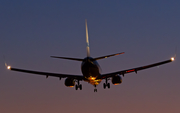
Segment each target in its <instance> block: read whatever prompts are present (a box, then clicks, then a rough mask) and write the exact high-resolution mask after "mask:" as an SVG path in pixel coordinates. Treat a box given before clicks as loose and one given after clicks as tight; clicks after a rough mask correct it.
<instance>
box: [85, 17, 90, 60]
mask: <svg viewBox="0 0 180 113" xmlns="http://www.w3.org/2000/svg"><path fill="white" fill-rule="evenodd" d="M85 26H86V44H87V45H86V49H87V57H90V49H89V37H88V27H87V19H86V20H85Z"/></svg>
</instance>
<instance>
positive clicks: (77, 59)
mask: <svg viewBox="0 0 180 113" xmlns="http://www.w3.org/2000/svg"><path fill="white" fill-rule="evenodd" d="M51 57H52V58H61V59H68V60H76V61H83V59H79V58H68V57H58V56H51Z"/></svg>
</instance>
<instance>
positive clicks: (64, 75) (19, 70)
mask: <svg viewBox="0 0 180 113" xmlns="http://www.w3.org/2000/svg"><path fill="white" fill-rule="evenodd" d="M7 69H9V70H12V71H18V72H24V73H31V74H37V75H44V76H46V78H47V77H48V76H52V77H58V78H60V79H61V78H66V77H71V78H74V79H77V80H84V79H85V78H84V77H83V76H82V75H69V74H59V73H49V72H40V71H32V70H25V69H18V68H12V67H11V66H7Z"/></svg>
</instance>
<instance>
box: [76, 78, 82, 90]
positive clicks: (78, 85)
mask: <svg viewBox="0 0 180 113" xmlns="http://www.w3.org/2000/svg"><path fill="white" fill-rule="evenodd" d="M77 83H78V84H76V85H75V89H76V90H78V89H80V90H82V84H79V80H78V81H77Z"/></svg>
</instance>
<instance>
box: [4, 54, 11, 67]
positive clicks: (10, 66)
mask: <svg viewBox="0 0 180 113" xmlns="http://www.w3.org/2000/svg"><path fill="white" fill-rule="evenodd" d="M3 57H4V65H5V66H6V68H7V69H9V70H10V69H11V66H8V65H7V63H6V60H5V56H3Z"/></svg>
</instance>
